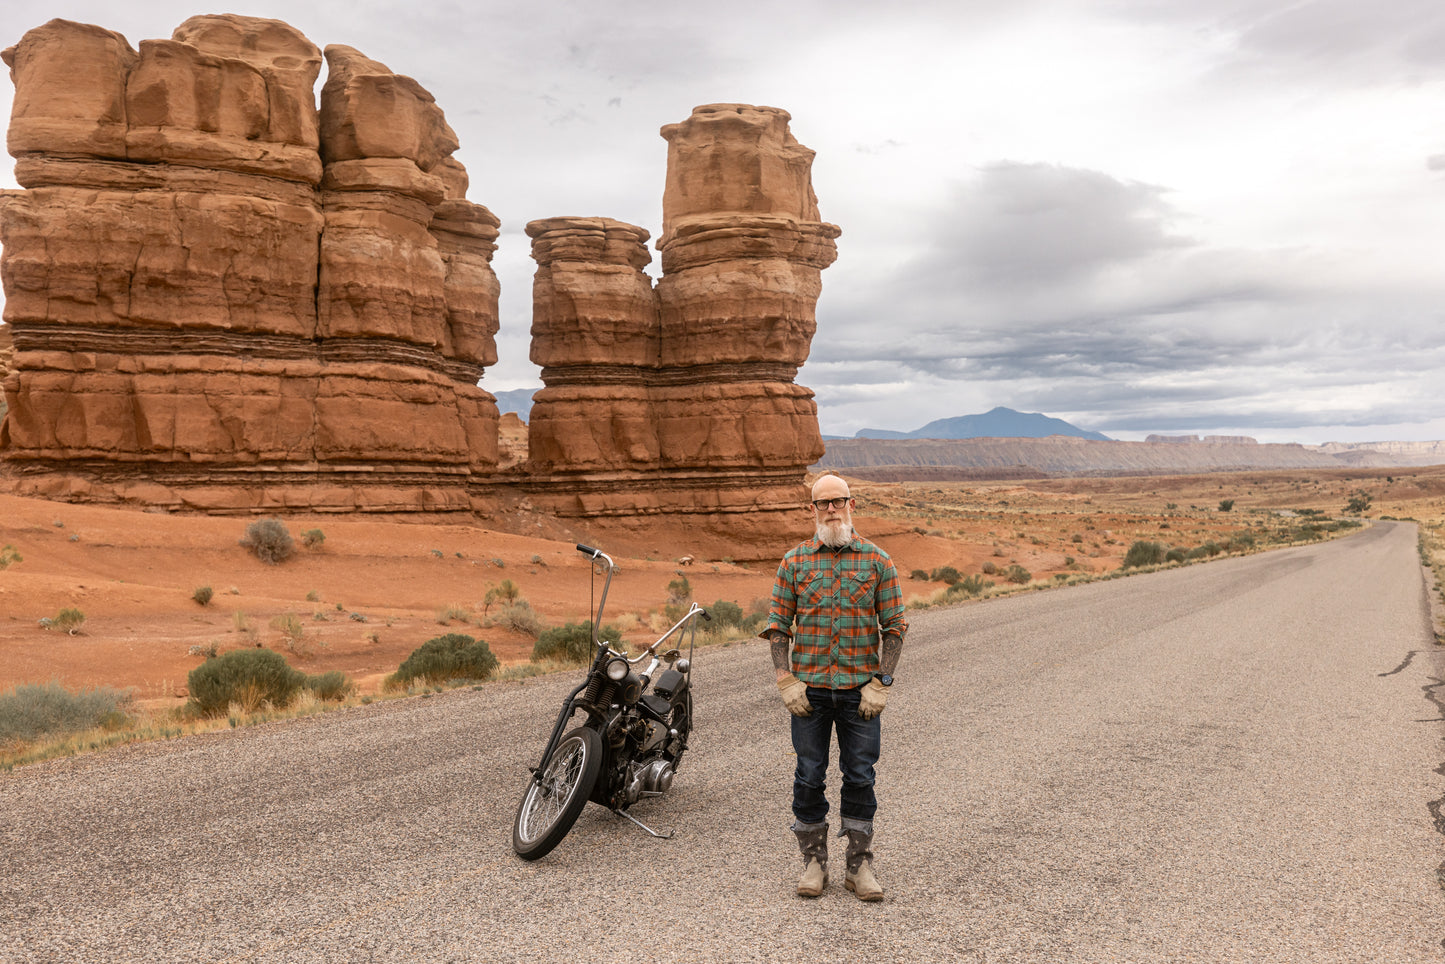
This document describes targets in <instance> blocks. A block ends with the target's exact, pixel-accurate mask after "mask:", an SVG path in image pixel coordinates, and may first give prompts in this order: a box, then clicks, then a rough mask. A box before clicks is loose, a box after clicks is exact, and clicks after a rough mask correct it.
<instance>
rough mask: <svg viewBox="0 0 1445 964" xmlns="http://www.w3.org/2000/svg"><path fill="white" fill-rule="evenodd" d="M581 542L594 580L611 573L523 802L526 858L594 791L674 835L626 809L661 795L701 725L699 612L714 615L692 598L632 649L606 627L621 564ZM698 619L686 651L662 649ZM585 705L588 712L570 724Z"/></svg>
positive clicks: (519, 826)
mask: <svg viewBox="0 0 1445 964" xmlns="http://www.w3.org/2000/svg"><path fill="white" fill-rule="evenodd" d="M577 551H578V552H581V553H583V554H584V555H586V556H588V557H589V558H590V559H591V560H592V563H593V566H592V576H593V586H594V589H595V585H596V577H597V573H598V571H599V569H605V570H606V573H607V580H606V582H605V583H604V584H603V587H602V599H601V601H600V602H599V603H598V605H597V612H596V615H595V618H594V619H593V620H592V649H593V653H594V655H593V658H592V664H591V666H590V668H589V669H588V670H587V676H586V678H585V679H584V680H583V681H582V682H581V683H580V684H579V685H578V686H577V687H576V688H575V689H573V690H572V692H570V693H569V694H567V697H566V699H564V700H563V702H562V708H561V710H560V711H559V712H558V714H557V720H556V722H555V723H554V724H553V725H552V733H551V736H549V737H548V739H547V744H546V747H545V748H544V749H543V750H542V759H541V761H540V762H539V763H538V764H537V765H536V766H535V767H529V769H530V770H531V773H532V775H531V778H530V779H529V780H528V781H527V788H526V791H525V792H524V793H523V794H522V801H521V803H519V804H518V805H517V816H516V819H515V820H514V821H513V824H512V849H513V850H515V851H516V852H517V855H518V856H519V857H521V858H522V859H524V860H538V859H540V858H541V857H544V856H546V855H547V854H548V853H551V851H552V850H553V848H555V847H556V846H557V845H558V844H559V843H561V842H562V838H563V837H565V836H567V833H568V831H570V830H571V829H572V825H573V823H575V822H576V820H577V817H578V816H579V815H580V814H581V813H582V810H583V808H584V807H586V805H587V802H588V801H589V800H590V801H591V802H593V803H596V804H599V805H601V806H603V807H606V808H607V809H609V810H611V811H612V812H613V813H614V814H616V815H617V816H619V817H625V818H626V819H628V820H630V821H631V822H632V823H634V824H636V825H637V826H639V827H641V828H642V829H643V830H645V831H646V832H647V833H649V834H651V835H652V836H653V837H658V838H662V839H667V838H670V837H671V836H672V832H671V831H669V832H667V833H659V832H658V831H656V830H653V829H652V828H651V827H648V826H647V825H646V824H644V823H643V822H642V821H640V820H638V819H637V818H636V817H634V816H632V814H630V813H628V812H627V810H628V808H629V807H631V806H632V805H633V804H634V803H637V802H638V801H639V800H643V799H647V798H649V797H659V796H662V794H664V793H666V792H667V791H668V789H669V788H671V786H672V781H673V776H674V775H675V774H676V772H677V767H678V763H679V762H680V761H681V760H682V755H683V753H684V752H685V751H686V750H687V740H688V736H689V735H690V734H691V732H692V648H693V643H694V642H695V641H696V636H697V622H696V620H697V617H699V616H701V617H702V618H703V619H705V620H711V619H712V617H711V616H709V615H708V613H707V610H705V609H703V608H702V607H701V606H699V605H698V604H697V603H693V604H692V605H691V607H690V608H689V609H688V611H687V613H686V614H685V615H684V616H683V617H682V618H681V619H680V620H678V621H677V623H676V624H675V625H674V626H673V627H672V628H671V629H669V630H668V631H667V632H665V633H663V634H662V635H661V636H660V637H658V639H657V641H656V642H654V643H653V644H652V645H651V646H648V647H647V648H646V649H644V650H643V651H642V652H641V653H639V654H638V655H637V656H628V654H627V652H626V651H625V650H623V649H622V648H621V645H622V644H621V643H620V642H612V641H608V640H605V639H602V638H601V636H600V629H599V627H600V626H601V625H602V611H603V609H604V607H606V605H607V591H608V589H610V588H611V586H612V575H613V573H614V572H615V571H616V569H617V566H616V565H615V564H614V563H613V561H612V558H611V557H610V556H608V555H607V553H605V552H602V551H601V550H599V549H594V548H592V547H591V546H584V545H580V544H579V545H578V546H577ZM689 626H690V627H691V630H692V633H691V637H690V639H689V642H688V654H687V656H683V655H682V653H681V651H680V650H679V649H678V648H677V647H676V646H673V647H672V648H670V649H667V650H662V648H661V647H662V646H663V644H664V643H666V642H667V641H668V640H670V639H672V638H673V637H675V636H678V634H680V633H681V632H682V631H683V630H684V629H685V628H687V627H689ZM678 638H679V639H680V638H681V637H680V636H678ZM644 660H646V661H647V665H646V666H645V667H644V666H641V664H642V662H643V661H644ZM659 670H662V672H661V673H659V672H658V671H659ZM579 711H580V712H582V713H583V714H585V716H586V718H585V719H584V720H582V721H581V723H580V724H579V725H578V726H576V727H574V728H573V729H571V730H567V731H566V732H565V733H564V732H563V731H564V730H566V728H567V726H568V724H569V723H570V722H571V721H572V718H573V717H574V716H575V715H576V714H577V713H578V712H579Z"/></svg>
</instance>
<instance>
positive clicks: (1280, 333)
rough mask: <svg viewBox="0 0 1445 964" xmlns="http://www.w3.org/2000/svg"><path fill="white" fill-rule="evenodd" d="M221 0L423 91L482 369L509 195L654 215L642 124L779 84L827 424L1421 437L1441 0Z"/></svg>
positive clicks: (38, 16) (136, 7)
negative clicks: (463, 169)
mask: <svg viewBox="0 0 1445 964" xmlns="http://www.w3.org/2000/svg"><path fill="white" fill-rule="evenodd" d="M229 10H230V11H231V12H236V13H244V14H249V15H253V16H265V17H276V18H279V19H283V20H286V21H287V22H289V23H291V24H293V25H294V26H296V27H297V28H299V29H300V30H302V31H303V32H304V33H305V34H306V35H307V36H308V37H309V38H310V39H311V40H312V41H313V42H315V43H316V44H317V45H318V46H323V47H324V46H325V45H327V44H330V43H341V44H348V45H351V46H353V47H356V48H358V49H360V50H361V51H362V52H363V53H365V54H367V55H368V56H370V57H372V58H374V59H377V60H380V61H382V62H383V63H385V64H387V65H388V66H389V67H390V68H391V69H393V70H395V71H396V72H398V73H404V74H410V75H411V76H413V77H415V78H416V79H417V80H418V81H419V82H421V84H422V85H423V86H425V87H426V88H428V89H429V90H430V91H431V92H432V93H433V94H434V95H435V96H436V98H437V101H438V103H439V104H440V105H441V106H442V108H443V109H444V110H445V111H446V114H447V118H448V120H449V121H450V123H451V125H452V127H453V128H454V129H455V130H456V132H457V134H458V136H459V138H460V140H461V144H462V149H461V151H460V153H459V154H458V157H459V158H460V159H461V160H462V162H463V163H465V164H466V165H467V168H468V170H469V172H470V174H471V190H470V193H469V198H470V199H471V200H472V201H475V202H478V203H481V204H485V205H487V206H488V207H490V208H491V209H492V210H493V211H494V212H495V213H496V214H497V215H498V216H499V217H501V219H502V231H503V234H502V238H501V241H500V244H501V248H500V250H499V252H498V254H497V258H496V261H495V267H496V268H497V272H498V274H499V276H500V277H501V280H502V335H501V336H500V338H499V350H500V352H501V355H502V360H501V362H500V363H499V364H498V365H497V366H496V367H495V368H494V369H492V370H490V371H489V372H488V374H487V377H486V379H485V380H484V382H483V386H484V387H486V388H489V389H491V390H493V391H500V390H504V389H514V388H524V387H531V386H540V384H541V381H540V378H539V375H538V370H537V369H536V368H535V367H534V366H533V365H531V364H530V363H529V362H528V361H527V346H528V329H529V326H530V323H531V307H530V298H531V274H532V270H533V266H532V262H531V260H530V257H529V243H528V240H527V238H526V236H525V235H524V234H523V228H524V226H525V224H526V223H527V222H528V221H530V220H533V219H535V218H542V217H553V216H558V215H606V216H609V217H614V218H618V219H620V220H623V221H628V222H631V223H634V224H639V225H642V226H643V227H646V228H647V229H648V230H650V231H651V232H652V233H653V236H654V239H655V238H656V236H657V235H658V234H659V233H660V230H661V220H662V211H661V208H662V189H663V176H664V170H665V166H666V144H665V142H664V141H663V140H662V139H661V138H660V137H659V136H658V128H659V127H661V126H662V125H663V124H667V123H671V122H675V121H679V120H682V119H684V118H686V117H687V116H688V114H689V113H690V112H691V110H692V108H693V107H694V106H696V105H698V104H706V103H715V102H741V103H753V104H767V105H771V106H775V107H782V108H785V109H787V110H788V111H789V112H790V113H791V114H792V115H793V122H792V129H793V133H794V134H795V135H796V136H797V138H798V139H799V140H800V141H801V142H802V143H803V144H805V145H807V146H808V147H810V148H812V149H813V150H815V151H816V152H817V160H816V161H815V164H814V169H813V182H814V187H815V189H816V191H817V194H818V198H819V205H820V207H821V209H822V212H823V217H824V219H825V220H828V221H832V222H834V223H836V224H838V225H839V226H841V227H842V229H843V236H842V237H841V238H840V239H839V257H838V261H837V263H836V264H834V265H833V267H831V268H829V269H828V270H827V271H826V272H825V273H824V275H823V287H824V290H823V297H822V300H821V301H820V302H819V305H818V322H819V325H818V335H817V337H816V338H815V339H814V342H813V351H812V357H811V358H810V359H809V361H808V364H807V365H806V366H805V367H804V368H803V370H802V372H801V373H800V375H799V378H798V380H799V382H800V383H802V384H804V385H807V386H809V387H811V388H812V389H814V390H815V391H816V392H817V396H818V405H819V417H820V421H821V422H822V427H823V430H824V432H826V433H830V434H840V435H851V434H853V433H854V432H855V431H857V430H858V429H860V428H865V427H871V428H892V429H900V430H908V429H913V428H917V427H920V426H921V425H923V424H924V423H925V422H928V421H930V420H932V419H935V418H941V417H947V416H952V415H964V414H970V413H975V412H981V411H985V410H987V409H989V408H992V407H994V406H995V405H1005V406H1008V407H1010V408H1015V409H1018V410H1020V411H1028V412H1044V413H1046V414H1049V415H1053V416H1056V417H1059V418H1064V419H1067V420H1069V421H1071V422H1073V423H1075V424H1076V425H1079V426H1081V427H1084V428H1088V429H1093V430H1096V431H1102V432H1104V433H1106V434H1108V435H1111V436H1113V437H1115V438H1121V439H1142V438H1143V437H1144V435H1146V434H1148V433H1150V432H1164V433H1174V434H1178V433H1198V434H1248V435H1253V436H1255V437H1256V438H1259V439H1260V440H1261V441H1296V442H1305V443H1318V442H1324V441H1329V440H1337V441H1365V440H1380V439H1445V3H1441V2H1440V0H1010V2H1008V3H1004V2H1001V0H948V2H944V0H933V2H917V0H893V2H892V3H889V4H883V3H879V2H864V0H730V2H729V3H726V4H708V5H703V4H691V3H675V2H656V0H647V2H642V0H575V2H549V0H537V2H534V3H530V4H522V3H516V2H515V0H507V2H497V0H468V2H465V3H452V2H427V0H407V2H402V0H282V2H278V0H251V2H247V3H238V4H235V5H233V6H231V7H230V8H229ZM885 10H886V13H885V12H884V11H885ZM206 12H219V10H211V9H207V8H205V7H204V6H198V5H197V4H196V3H195V0H188V2H175V0H130V2H128V3H125V4H116V3H114V2H113V0H3V4H0V27H3V30H0V34H3V35H0V45H8V44H11V43H14V42H16V41H17V40H19V38H20V37H21V35H22V34H23V33H24V32H25V31H26V30H28V29H30V28H31V27H33V26H37V25H39V24H41V23H43V22H45V21H46V20H48V19H50V18H51V17H65V18H68V19H72V20H80V21H84V22H88V23H96V24H100V25H102V26H105V27H108V28H110V29H113V30H117V31H119V32H121V33H123V34H124V35H125V36H126V37H127V39H129V40H130V42H131V44H132V46H135V45H137V44H138V43H139V41H140V40H142V39H148V38H152V37H168V36H169V35H170V33H171V31H172V29H174V27H175V26H176V25H177V24H179V23H180V22H181V21H182V20H184V19H186V18H187V17H189V16H191V15H193V14H196V13H206ZM319 87H320V85H319V84H318V91H319ZM0 102H3V103H4V105H5V107H4V109H5V110H6V111H7V114H6V116H7V117H8V107H9V101H8V98H0ZM3 167H4V170H3V173H0V186H5V187H11V186H14V181H13V179H12V177H11V174H10V170H9V166H8V165H4V166H3ZM656 267H657V266H656V265H655V264H654V266H653V270H654V273H655V272H656Z"/></svg>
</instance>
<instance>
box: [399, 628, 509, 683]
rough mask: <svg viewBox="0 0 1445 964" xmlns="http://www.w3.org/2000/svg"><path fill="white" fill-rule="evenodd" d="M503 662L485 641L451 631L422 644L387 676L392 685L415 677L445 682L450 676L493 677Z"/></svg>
mask: <svg viewBox="0 0 1445 964" xmlns="http://www.w3.org/2000/svg"><path fill="white" fill-rule="evenodd" d="M498 665H499V662H498V660H497V657H496V656H494V655H493V654H492V648H491V647H490V646H488V645H487V643H486V641H485V640H481V639H473V638H472V637H470V636H466V635H463V634H461V633H447V634H446V635H445V636H437V637H435V638H433V639H429V640H427V641H426V642H424V643H422V644H421V645H420V646H419V647H417V648H416V649H415V650H413V651H412V654H411V655H410V656H408V657H407V658H406V660H405V661H404V662H403V663H402V664H401V666H399V667H398V668H397V671H396V672H395V673H393V674H392V675H391V676H390V677H389V678H388V679H387V685H388V686H390V687H397V686H405V685H406V684H407V683H410V682H411V681H412V680H415V679H423V680H426V681H427V682H428V683H441V682H445V681H446V680H450V679H476V680H483V679H490V678H491V676H492V674H493V673H495V672H496V671H497V667H498Z"/></svg>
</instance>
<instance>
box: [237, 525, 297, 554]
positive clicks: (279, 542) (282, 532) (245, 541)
mask: <svg viewBox="0 0 1445 964" xmlns="http://www.w3.org/2000/svg"><path fill="white" fill-rule="evenodd" d="M241 545H243V546H245V547H246V548H247V549H250V550H251V551H252V552H253V553H255V554H256V558H257V559H260V560H261V561H262V562H264V563H266V564H267V565H270V566H274V565H276V564H277V563H278V562H285V561H286V560H287V559H290V558H291V556H292V555H293V554H294V553H295V552H296V541H295V540H294V539H292V538H291V533H290V532H289V531H288V530H287V529H286V524H285V523H284V522H282V521H281V520H280V519H258V520H256V521H255V522H252V523H251V524H250V525H248V526H246V534H245V535H244V536H242V537H241Z"/></svg>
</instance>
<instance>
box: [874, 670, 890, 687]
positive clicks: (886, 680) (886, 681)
mask: <svg viewBox="0 0 1445 964" xmlns="http://www.w3.org/2000/svg"><path fill="white" fill-rule="evenodd" d="M873 678H874V679H876V680H877V681H878V682H880V683H882V684H883V685H884V686H892V685H893V677H892V675H890V674H888V673H874V674H873Z"/></svg>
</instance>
